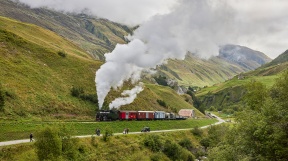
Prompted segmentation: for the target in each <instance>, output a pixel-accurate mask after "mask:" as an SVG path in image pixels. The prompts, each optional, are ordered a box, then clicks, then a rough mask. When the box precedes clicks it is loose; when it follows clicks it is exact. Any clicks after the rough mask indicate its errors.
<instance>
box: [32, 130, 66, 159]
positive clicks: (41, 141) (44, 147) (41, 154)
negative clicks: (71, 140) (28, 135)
mask: <svg viewBox="0 0 288 161" xmlns="http://www.w3.org/2000/svg"><path fill="white" fill-rule="evenodd" d="M58 133H59V130H58V129H56V128H52V127H46V128H45V129H44V130H42V131H40V132H39V133H37V134H36V136H37V139H36V143H35V146H36V153H37V156H38V158H39V160H41V161H42V160H58V159H59V158H60V156H61V153H62V143H61V138H60V137H59V135H58Z"/></svg>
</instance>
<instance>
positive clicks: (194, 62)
mask: <svg viewBox="0 0 288 161" xmlns="http://www.w3.org/2000/svg"><path fill="white" fill-rule="evenodd" d="M0 15H2V16H6V17H10V18H14V19H17V20H20V21H23V22H28V23H32V24H35V25H38V26H41V27H43V28H46V29H48V30H51V31H53V32H55V33H57V34H58V35H61V36H63V37H65V38H66V39H68V40H70V41H72V42H73V43H75V44H76V45H77V46H79V47H80V48H82V49H83V50H85V51H87V52H88V53H89V54H90V55H91V56H92V57H93V58H95V59H100V60H104V54H105V53H107V52H111V51H112V50H113V49H114V47H115V45H116V44H117V43H120V44H123V43H127V42H126V39H125V37H124V36H126V35H128V34H131V33H132V31H133V28H129V27H127V26H125V25H121V24H118V23H114V22H111V21H109V20H106V19H101V18H97V17H92V16H88V15H85V14H72V13H63V12H57V11H53V10H49V9H46V8H34V9H31V8H29V7H28V6H25V5H23V4H21V3H18V2H15V1H11V0H0ZM230 46H232V48H231V49H230V48H229V49H225V52H226V54H225V55H226V56H224V55H222V56H221V57H213V58H211V59H209V60H203V59H200V58H198V57H197V56H195V55H194V56H193V55H188V56H187V57H186V59H185V60H184V61H178V60H171V61H169V63H168V64H167V65H164V66H161V67H160V68H159V69H158V70H159V73H160V74H161V75H165V76H166V77H167V78H169V79H175V80H177V81H178V84H179V85H184V86H186V87H187V86H199V87H203V86H210V85H213V84H215V83H219V82H223V81H225V80H227V79H230V78H232V77H233V76H235V75H237V74H239V73H241V72H246V71H248V70H251V68H253V69H254V68H255V67H258V65H259V63H255V62H258V61H255V60H254V61H252V62H250V59H251V58H253V59H255V57H257V59H258V56H259V54H258V56H257V54H254V55H253V54H252V53H259V52H256V51H253V50H251V49H249V50H248V48H245V49H244V47H240V46H235V45H230ZM234 47H235V48H237V49H238V48H240V49H241V48H243V49H241V50H239V51H241V52H242V51H243V52H245V54H243V53H239V52H238V53H237V52H236V53H234V51H236V50H234ZM227 53H230V54H227ZM239 56H240V57H245V58H246V57H247V59H241V61H238V60H237V61H236V62H235V61H230V60H232V59H234V57H239ZM243 61H244V62H243ZM259 61H260V62H262V61H263V62H265V60H262V59H259ZM243 64H244V66H243ZM245 64H246V65H245ZM247 64H248V66H249V68H247ZM260 64H261V63H260Z"/></svg>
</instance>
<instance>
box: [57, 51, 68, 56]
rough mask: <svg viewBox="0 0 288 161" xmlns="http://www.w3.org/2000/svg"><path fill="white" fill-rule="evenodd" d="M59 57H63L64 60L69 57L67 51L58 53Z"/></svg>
mask: <svg viewBox="0 0 288 161" xmlns="http://www.w3.org/2000/svg"><path fill="white" fill-rule="evenodd" d="M58 55H60V56H62V57H63V58H65V57H66V56H67V54H66V52H65V51H58Z"/></svg>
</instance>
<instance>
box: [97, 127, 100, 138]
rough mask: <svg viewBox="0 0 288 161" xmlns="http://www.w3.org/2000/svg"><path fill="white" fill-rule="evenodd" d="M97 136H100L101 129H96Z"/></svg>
mask: <svg viewBox="0 0 288 161" xmlns="http://www.w3.org/2000/svg"><path fill="white" fill-rule="evenodd" d="M96 135H98V136H100V129H98V128H97V129H96Z"/></svg>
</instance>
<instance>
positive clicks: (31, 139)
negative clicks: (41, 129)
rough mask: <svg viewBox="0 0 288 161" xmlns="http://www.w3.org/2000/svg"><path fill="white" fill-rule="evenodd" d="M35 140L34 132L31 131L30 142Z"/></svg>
mask: <svg viewBox="0 0 288 161" xmlns="http://www.w3.org/2000/svg"><path fill="white" fill-rule="evenodd" d="M32 141H33V134H32V133H31V134H30V142H32Z"/></svg>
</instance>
